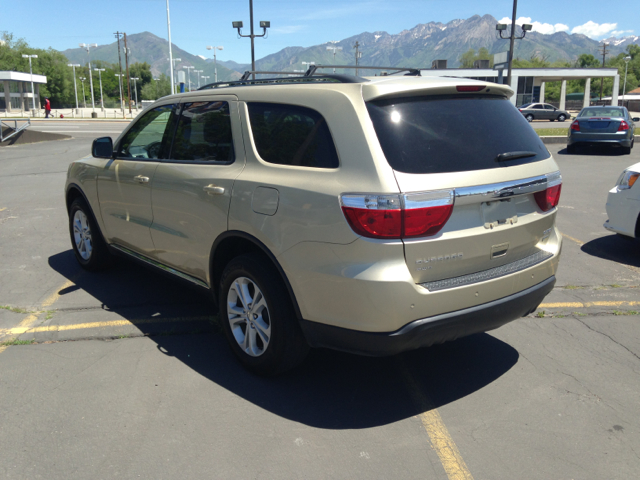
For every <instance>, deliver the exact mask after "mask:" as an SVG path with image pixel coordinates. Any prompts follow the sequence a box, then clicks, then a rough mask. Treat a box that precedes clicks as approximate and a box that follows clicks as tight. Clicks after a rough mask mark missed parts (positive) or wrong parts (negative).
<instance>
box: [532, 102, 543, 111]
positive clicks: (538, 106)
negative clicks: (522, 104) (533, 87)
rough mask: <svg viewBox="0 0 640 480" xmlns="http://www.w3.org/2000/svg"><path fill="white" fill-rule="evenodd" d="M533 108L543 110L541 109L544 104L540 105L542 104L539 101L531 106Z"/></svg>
mask: <svg viewBox="0 0 640 480" xmlns="http://www.w3.org/2000/svg"><path fill="white" fill-rule="evenodd" d="M531 108H535V109H538V110H541V109H542V105H540V104H539V103H538V104H537V105H534V106H533V107H531Z"/></svg>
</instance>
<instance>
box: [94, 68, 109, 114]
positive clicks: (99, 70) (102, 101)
mask: <svg viewBox="0 0 640 480" xmlns="http://www.w3.org/2000/svg"><path fill="white" fill-rule="evenodd" d="M94 70H95V71H96V72H98V77H99V78H100V105H102V111H103V112H104V97H103V96H102V72H104V71H105V70H106V69H104V68H94Z"/></svg>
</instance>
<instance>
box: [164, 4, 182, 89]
mask: <svg viewBox="0 0 640 480" xmlns="http://www.w3.org/2000/svg"><path fill="white" fill-rule="evenodd" d="M167 1H168V0H167ZM167 60H169V63H170V64H171V66H170V69H171V95H173V94H174V93H176V92H175V87H176V86H177V85H176V84H177V83H178V82H176V81H174V78H173V71H174V70H175V68H176V62H181V61H182V59H181V58H174V59H173V61H172V59H171V58H167Z"/></svg>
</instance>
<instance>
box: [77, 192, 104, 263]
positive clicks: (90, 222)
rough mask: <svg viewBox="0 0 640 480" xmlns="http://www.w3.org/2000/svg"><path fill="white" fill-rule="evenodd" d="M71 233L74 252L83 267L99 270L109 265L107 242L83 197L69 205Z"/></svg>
mask: <svg viewBox="0 0 640 480" xmlns="http://www.w3.org/2000/svg"><path fill="white" fill-rule="evenodd" d="M69 234H70V236H71V246H72V247H73V253H74V254H75V256H76V259H77V260H78V263H79V264H80V266H81V267H82V268H84V269H85V270H90V271H97V270H102V269H103V268H105V267H107V266H108V265H109V263H110V260H111V254H110V253H109V249H108V248H107V244H106V242H105V241H104V238H102V234H101V233H100V229H99V228H98V225H97V223H96V221H95V218H93V213H92V212H91V209H90V208H89V207H88V205H87V203H86V202H85V201H84V199H82V198H76V199H75V200H74V201H73V202H72V203H71V207H69Z"/></svg>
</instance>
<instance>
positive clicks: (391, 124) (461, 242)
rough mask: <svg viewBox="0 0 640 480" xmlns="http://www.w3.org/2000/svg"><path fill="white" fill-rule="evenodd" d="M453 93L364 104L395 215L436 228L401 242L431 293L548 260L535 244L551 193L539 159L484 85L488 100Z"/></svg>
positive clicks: (550, 166)
mask: <svg viewBox="0 0 640 480" xmlns="http://www.w3.org/2000/svg"><path fill="white" fill-rule="evenodd" d="M496 87H497V86H496ZM453 88H454V90H453V92H452V93H449V94H439V95H422V96H417V95H415V93H414V94H413V95H412V96H405V97H402V98H398V97H396V98H384V97H383V98H377V99H372V100H369V101H368V102H367V108H368V111H369V115H370V117H371V120H372V122H373V125H374V129H375V131H376V134H377V136H378V139H379V141H380V145H381V147H382V151H383V152H384V155H385V157H386V159H387V161H388V162H389V164H390V165H391V167H392V168H393V169H394V173H395V176H396V180H397V182H398V186H399V188H400V191H401V192H402V195H401V196H400V201H401V203H402V204H403V208H405V209H407V210H406V212H414V211H415V212H416V214H415V215H413V217H416V216H417V217H420V218H424V219H426V221H432V220H430V219H435V221H436V222H437V221H440V223H441V225H440V227H439V228H438V227H437V226H436V228H432V229H430V230H429V231H427V234H428V235H422V234H420V233H419V229H418V230H414V233H415V232H416V231H418V234H417V236H412V232H411V231H409V230H407V231H406V232H405V234H404V235H403V242H404V245H405V259H406V262H407V266H408V267H409V270H410V271H411V273H412V276H413V278H414V280H415V281H416V283H419V284H422V285H423V286H425V287H426V288H428V289H429V290H431V291H437V290H440V289H444V288H451V287H455V286H462V285H465V284H471V283H475V282H477V281H483V280H489V279H491V278H495V277H498V276H502V275H505V274H509V273H513V272H515V271H518V270H522V269H524V268H527V267H529V266H532V265H535V264H536V263H540V262H542V261H544V260H545V259H546V258H549V257H550V256H551V254H550V253H548V252H546V251H545V249H544V246H543V245H544V242H545V241H546V239H547V238H548V237H549V236H550V233H551V229H552V227H553V224H554V221H555V212H556V209H555V208H554V207H555V205H556V204H557V201H558V199H559V196H560V188H561V177H560V174H559V172H558V168H557V165H556V164H555V161H554V160H553V158H552V157H551V155H550V153H549V151H548V150H547V148H546V147H545V146H544V144H543V143H542V141H541V140H540V138H539V137H538V135H537V134H536V133H535V132H534V130H533V129H532V128H531V126H530V125H529V124H528V122H527V121H526V119H525V118H524V117H523V116H522V115H521V114H520V112H519V111H518V110H517V109H516V108H515V107H514V106H513V105H512V104H511V102H510V101H509V100H508V98H507V97H506V95H504V94H501V93H502V92H501V91H500V89H498V88H494V87H493V86H491V89H492V90H494V91H496V93H498V95H495V94H482V93H480V92H476V93H474V92H473V91H471V92H469V91H468V89H463V91H462V93H461V92H460V91H459V90H456V89H455V87H453ZM458 88H459V87H458ZM478 89H482V87H478ZM485 89H486V87H485ZM465 90H466V91H465ZM425 192H435V193H425ZM412 208H416V210H411V209H412ZM447 208H448V209H449V210H448V211H447V210H446V209H447ZM430 209H431V213H430ZM437 209H439V210H437ZM443 209H444V210H443ZM436 210H437V211H436ZM421 216H422V217H421ZM411 218H412V214H409V215H408V217H407V220H405V222H408V221H413V220H411ZM425 231H426V230H424V229H423V230H422V232H425Z"/></svg>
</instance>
